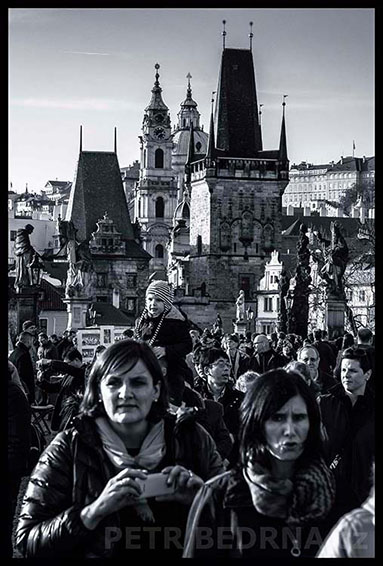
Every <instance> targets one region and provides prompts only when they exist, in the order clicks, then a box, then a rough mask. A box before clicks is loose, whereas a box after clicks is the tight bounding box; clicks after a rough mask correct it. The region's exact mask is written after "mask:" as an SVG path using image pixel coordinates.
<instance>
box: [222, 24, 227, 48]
mask: <svg viewBox="0 0 383 566" xmlns="http://www.w3.org/2000/svg"><path fill="white" fill-rule="evenodd" d="M222 25H223V30H222V49H225V43H226V30H225V25H226V20H222Z"/></svg>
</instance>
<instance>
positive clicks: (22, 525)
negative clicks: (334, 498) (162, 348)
mask: <svg viewBox="0 0 383 566" xmlns="http://www.w3.org/2000/svg"><path fill="white" fill-rule="evenodd" d="M167 407H168V402H167V391H166V383H165V381H164V378H163V374H162V371H161V368H160V366H159V364H158V361H157V358H156V356H155V355H154V353H153V351H152V350H151V348H150V347H149V346H148V345H147V344H145V343H141V342H136V341H134V340H122V341H119V342H116V343H115V344H113V345H111V346H109V348H107V350H105V351H104V352H102V354H101V355H100V357H99V358H98V359H97V361H96V362H95V364H94V367H93V368H92V371H91V373H90V376H89V380H88V383H87V387H86V391H85V394H84V399H83V401H82V404H81V408H80V413H79V415H78V417H76V418H75V420H74V426H73V427H72V428H69V429H67V430H65V431H63V432H61V433H59V434H58V435H57V436H56V438H55V439H54V440H53V441H52V442H51V444H50V445H49V446H48V448H47V449H46V450H45V452H44V453H43V454H42V456H41V457H40V460H39V462H38V464H37V466H36V467H35V469H34V470H33V472H32V474H31V477H30V481H29V484H28V487H27V491H26V494H25V498H24V501H23V506H22V509H21V513H20V517H19V523H18V528H17V534H16V537H17V539H16V542H17V546H18V549H19V550H20V551H21V553H22V554H23V556H24V557H27V558H29V557H53V556H58V555H59V556H63V557H67V558H73V557H84V558H87V557H124V555H125V553H126V552H129V553H131V552H134V550H139V551H140V554H139V555H137V557H138V556H139V557H140V558H141V557H142V552H143V551H146V550H149V551H150V550H154V551H156V552H158V551H160V550H163V549H165V551H166V555H168V554H169V552H170V553H171V551H172V550H174V551H175V552H176V553H178V554H180V552H181V550H182V544H183V526H184V525H185V523H186V517H187V512H188V508H189V506H190V504H191V502H192V500H193V498H194V495H195V493H196V491H197V490H198V489H199V487H200V486H201V485H202V484H203V481H205V480H207V479H209V478H211V477H213V476H214V475H216V474H217V473H221V472H222V471H223V466H222V461H221V458H220V456H219V455H218V453H217V451H216V448H215V444H214V442H213V440H212V439H211V437H210V436H209V435H208V434H207V433H206V431H205V429H203V428H202V427H201V426H199V425H198V424H196V423H195V422H194V421H188V420H185V421H182V422H180V423H176V421H175V417H173V416H172V415H170V414H169V413H168V412H167ZM152 474H157V475H156V476H155V477H154V476H153V475H152ZM153 478H155V480H156V482H155V483H153V481H152V480H153ZM145 482H148V483H147V484H146V485H147V486H148V487H149V484H150V486H151V491H152V493H154V494H155V495H156V496H154V497H153V498H149V499H144V498H143V496H142V493H143V490H144V489H145V487H144V486H145ZM164 486H170V489H171V491H172V492H171V493H170V494H169V493H168V494H167V495H164V493H166V492H167V489H169V487H167V489H164ZM145 491H146V492H147V491H148V490H146V489H145Z"/></svg>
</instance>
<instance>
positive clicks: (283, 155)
mask: <svg viewBox="0 0 383 566" xmlns="http://www.w3.org/2000/svg"><path fill="white" fill-rule="evenodd" d="M286 96H287V95H286V94H285V95H284V96H283V103H282V108H283V113H282V126H281V137H280V141H279V159H280V160H281V161H287V141H286V124H285V108H286V102H285V98H286Z"/></svg>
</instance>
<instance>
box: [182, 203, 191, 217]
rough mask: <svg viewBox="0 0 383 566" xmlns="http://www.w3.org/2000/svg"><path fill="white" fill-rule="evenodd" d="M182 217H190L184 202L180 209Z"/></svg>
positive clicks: (187, 206)
mask: <svg viewBox="0 0 383 566" xmlns="http://www.w3.org/2000/svg"><path fill="white" fill-rule="evenodd" d="M182 218H190V209H189V205H188V204H185V205H184V207H183V209H182Z"/></svg>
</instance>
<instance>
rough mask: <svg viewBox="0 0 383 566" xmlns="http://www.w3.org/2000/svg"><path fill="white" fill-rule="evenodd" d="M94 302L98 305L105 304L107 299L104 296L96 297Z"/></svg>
mask: <svg viewBox="0 0 383 566" xmlns="http://www.w3.org/2000/svg"><path fill="white" fill-rule="evenodd" d="M96 300H97V302H98V303H107V302H108V297H106V296H105V295H97V296H96Z"/></svg>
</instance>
